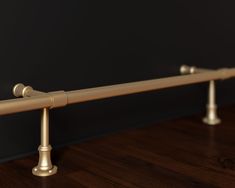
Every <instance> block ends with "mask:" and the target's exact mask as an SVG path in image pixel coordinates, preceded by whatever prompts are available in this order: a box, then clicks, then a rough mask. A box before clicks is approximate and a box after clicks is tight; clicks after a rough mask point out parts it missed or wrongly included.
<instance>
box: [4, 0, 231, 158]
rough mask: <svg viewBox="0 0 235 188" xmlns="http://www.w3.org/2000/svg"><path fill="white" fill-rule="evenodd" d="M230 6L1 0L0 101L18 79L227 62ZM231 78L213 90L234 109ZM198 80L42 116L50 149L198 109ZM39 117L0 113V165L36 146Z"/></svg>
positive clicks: (126, 76) (65, 85) (88, 81)
mask: <svg viewBox="0 0 235 188" xmlns="http://www.w3.org/2000/svg"><path fill="white" fill-rule="evenodd" d="M233 4H234V3H233V2H231V1H227V0H226V1H223V2H214V1H196V2H194V1H186V0H185V1H183V0H181V1H148V2H147V1H141V2H138V1H81V0H68V1H46V2H44V1H27V0H23V1H16V0H9V1H2V2H0V23H1V30H0V61H1V74H0V89H1V92H0V99H8V98H13V96H12V94H11V90H12V87H13V86H14V84H16V83H18V82H23V83H25V84H27V85H31V86H33V87H34V88H36V89H39V90H42V91H54V90H61V89H64V90H73V89H80V88H88V87H95V86H102V85H109V84H116V83H123V82H131V81H137V80H145V79H152V78H160V77H164V76H170V75H177V74H179V67H180V65H182V64H191V65H197V66H203V67H208V68H219V67H233V66H234V65H235V63H234V62H235V56H234V44H235V37H234V31H235V25H234V23H235V22H234V20H235V14H234V11H233V8H232V7H234V5H233ZM234 83H235V81H234V80H229V81H225V82H223V83H221V82H219V84H218V90H219V92H218V98H219V104H221V105H223V104H230V103H234V102H235V99H234V97H233V96H234V94H235V89H234V87H233V85H234ZM206 90H207V84H197V85H193V86H185V87H178V88H172V89H167V90H161V91H155V92H149V93H144V94H136V95H131V96H124V97H116V98H112V99H107V100H99V101H94V102H87V103H82V104H78V105H72V106H68V107H66V108H63V109H57V110H53V111H51V142H52V144H53V145H54V146H57V147H58V146H62V145H66V144H68V143H73V142H78V141H81V140H84V139H88V138H92V137H96V136H99V135H103V134H107V133H110V132H113V131H117V130H122V129H126V128H129V127H137V126H144V125H149V124H152V123H154V122H157V121H160V120H164V119H169V118H175V117H179V116H184V115H190V114H193V113H197V112H203V111H204V110H205V103H206V95H207V93H206ZM39 130H40V111H34V112H27V113H20V114H15V115H8V116H3V117H0V139H1V142H0V148H1V151H0V160H1V161H4V160H9V159H12V158H15V157H19V156H21V155H25V154H28V153H30V152H34V151H36V150H37V147H38V144H39Z"/></svg>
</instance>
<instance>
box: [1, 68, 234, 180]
mask: <svg viewBox="0 0 235 188" xmlns="http://www.w3.org/2000/svg"><path fill="white" fill-rule="evenodd" d="M180 72H181V74H184V75H182V76H172V77H167V78H160V79H153V80H146V81H138V82H131V83H124V84H116V85H110V86H102V87H95V88H89V89H80V90H75V91H68V92H65V91H57V92H49V93H44V92H41V91H37V90H34V89H33V88H32V87H30V86H24V85H23V84H17V85H16V86H15V87H14V89H13V93H14V95H15V96H16V97H23V98H20V99H11V100H3V101H0V115H6V114H12V113H17V112H24V111H30V110H36V109H42V116H41V145H40V146H39V148H38V150H39V161H38V165H37V166H36V167H34V168H33V169H32V173H33V174H34V175H36V176H41V177H43V176H51V175H54V174H56V173H57V166H55V165H52V162H51V150H52V147H51V145H50V144H49V110H50V109H52V108H59V107H63V106H66V105H68V104H74V103H81V102H85V101H92V100H98V99H104V98H109V97H115V96H122V95H128V94H134V93H140V92H146V91H152V90H158V89H163V88H169V87H176V86H182V85H188V84H195V83H201V82H209V90H208V91H209V92H208V105H207V116H206V117H205V118H204V119H203V122H205V123H206V124H208V125H216V124H219V123H220V122H221V121H220V119H219V118H218V117H217V105H216V100H215V99H216V95H215V80H219V79H222V80H223V79H228V78H231V77H235V68H230V69H219V70H209V69H204V68H197V67H189V66H187V65H184V66H181V68H180Z"/></svg>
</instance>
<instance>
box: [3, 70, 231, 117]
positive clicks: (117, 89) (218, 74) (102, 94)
mask: <svg viewBox="0 0 235 188" xmlns="http://www.w3.org/2000/svg"><path fill="white" fill-rule="evenodd" d="M234 76H235V68H230V69H219V70H215V71H208V72H202V73H198V74H191V75H182V76H172V77H167V78H161V79H153V80H146V81H138V82H132V83H124V84H116V85H111V86H102V87H95V88H89V89H81V90H75V91H68V92H64V91H59V92H50V93H45V94H42V95H37V96H32V97H26V98H21V99H10V100H3V101H0V115H6V114H12V113H18V112H25V111H31V110H36V109H43V108H50V109H52V108H59V107H64V106H66V105H68V104H74V103H81V102H85V101H92V100H98V99H104V98H109V97H115V96H122V95H129V94H133V93H140V92H146V91H152V90H159V89H164V88H170V87H176V86H183V85H189V84H195V83H201V82H207V81H210V80H219V79H228V78H231V77H234Z"/></svg>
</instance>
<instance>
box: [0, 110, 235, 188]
mask: <svg viewBox="0 0 235 188" xmlns="http://www.w3.org/2000/svg"><path fill="white" fill-rule="evenodd" d="M220 111H221V118H222V119H223V123H222V124H221V125H218V126H216V127H209V126H206V125H204V124H202V123H201V116H193V117H186V118H180V119H176V120H171V121H166V122H163V123H157V124H156V125H153V126H148V127H145V128H139V129H132V130H128V131H123V132H120V133H117V134H112V135H109V136H105V137H102V138H98V139H94V140H91V141H87V142H84V143H81V144H77V145H73V146H70V147H66V148H64V149H61V150H59V151H53V154H54V163H56V164H57V165H58V167H59V173H58V174H57V175H55V176H52V177H48V178H38V177H34V176H33V175H32V174H31V168H32V167H33V166H35V164H36V163H37V156H32V157H28V158H24V159H21V160H16V161H11V162H8V163H4V164H1V165H0V188H9V187H12V188H18V187H22V188H27V187H33V188H37V187H41V188H50V187H55V188H56V187H57V188H58V187H63V188H74V187H76V188H79V187H81V188H83V187H91V188H113V187H124V188H128V187H129V188H137V187H144V188H158V187H186V188H190V187H224V188H230V187H231V188H234V187H235V147H234V146H235V123H234V122H235V106H234V107H227V108H224V109H220Z"/></svg>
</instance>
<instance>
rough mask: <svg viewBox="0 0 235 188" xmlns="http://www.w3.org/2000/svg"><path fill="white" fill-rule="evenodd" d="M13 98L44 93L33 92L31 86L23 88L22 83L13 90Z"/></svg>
mask: <svg viewBox="0 0 235 188" xmlns="http://www.w3.org/2000/svg"><path fill="white" fill-rule="evenodd" d="M13 94H14V95H15V97H32V96H38V95H42V94H45V93H44V92H41V91H37V90H34V89H33V88H32V87H31V86H25V85H24V84H22V83H19V84H16V85H15V87H14V88H13Z"/></svg>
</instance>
